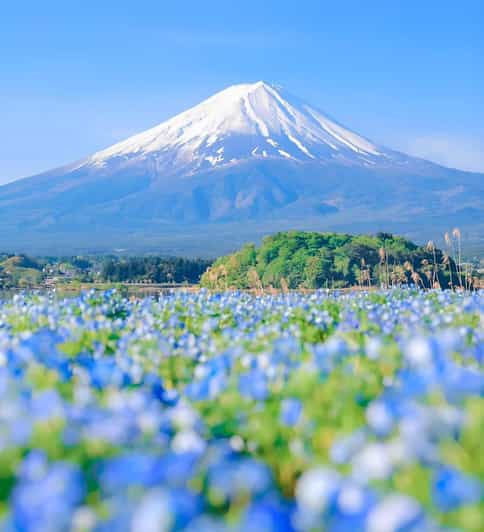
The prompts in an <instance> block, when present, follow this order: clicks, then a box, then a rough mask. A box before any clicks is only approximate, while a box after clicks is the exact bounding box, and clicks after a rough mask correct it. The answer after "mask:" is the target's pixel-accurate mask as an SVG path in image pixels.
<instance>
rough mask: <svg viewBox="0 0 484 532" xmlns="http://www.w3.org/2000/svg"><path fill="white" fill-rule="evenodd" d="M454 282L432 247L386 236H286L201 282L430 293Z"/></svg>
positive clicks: (241, 254) (249, 248) (447, 263)
mask: <svg viewBox="0 0 484 532" xmlns="http://www.w3.org/2000/svg"><path fill="white" fill-rule="evenodd" d="M449 267H451V268H452V276H453V282H454V283H456V282H457V279H458V276H457V271H456V265H455V264H454V262H453V261H452V259H447V258H444V255H443V253H442V252H441V251H440V250H439V249H436V248H435V247H433V246H432V245H427V246H426V247H421V246H417V245H416V244H414V243H413V242H411V241H409V240H407V239H405V238H402V237H398V236H393V235H391V234H388V233H378V234H377V235H376V236H368V235H356V236H353V235H349V234H342V233H315V232H299V231H290V232H282V233H277V234H275V235H273V236H268V237H266V238H264V240H263V242H262V244H261V246H260V247H256V246H255V245H254V244H247V245H245V246H244V247H243V248H242V249H240V250H239V251H237V252H236V253H233V254H231V255H228V256H225V257H221V258H219V259H218V260H217V261H216V262H215V263H214V264H213V266H212V267H211V268H209V269H208V270H207V272H206V273H205V274H204V275H203V276H202V280H201V284H202V286H205V287H207V288H213V289H224V288H244V289H245V288H262V287H264V288H267V287H274V288H283V289H284V288H290V289H296V288H324V287H326V288H339V287H349V286H358V285H359V286H367V287H370V286H380V285H383V286H391V285H397V284H416V285H419V286H421V287H425V288H430V287H432V286H441V287H443V288H446V287H448V286H449V284H450V274H449Z"/></svg>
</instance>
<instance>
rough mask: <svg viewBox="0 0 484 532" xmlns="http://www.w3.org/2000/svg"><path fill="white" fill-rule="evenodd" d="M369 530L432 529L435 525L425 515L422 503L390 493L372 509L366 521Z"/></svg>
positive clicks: (423, 530) (384, 531)
mask: <svg viewBox="0 0 484 532" xmlns="http://www.w3.org/2000/svg"><path fill="white" fill-rule="evenodd" d="M366 530H368V532H400V531H402V532H403V531H405V530H409V531H415V532H417V531H422V532H426V531H429V532H430V531H431V530H435V527H434V526H433V525H431V523H429V522H428V521H427V520H426V519H425V516H424V513H423V511H422V508H421V507H420V505H419V504H418V503H417V502H416V501H415V500H414V499H412V498H410V497H407V496H404V495H396V494H392V495H388V496H387V497H385V498H384V499H383V500H382V501H381V502H379V503H378V504H376V506H375V507H374V508H373V509H372V510H371V512H370V513H369V515H368V519H367V522H366Z"/></svg>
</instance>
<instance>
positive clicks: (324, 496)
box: [296, 467, 342, 518]
mask: <svg viewBox="0 0 484 532" xmlns="http://www.w3.org/2000/svg"><path fill="white" fill-rule="evenodd" d="M341 482H342V479H341V477H340V475H339V474H338V473H337V472H336V471H333V470H332V469H327V468H322V467H320V468H317V469H311V470H309V471H306V472H305V473H304V474H303V475H302V476H301V478H299V480H298V482H297V485H296V501H297V504H298V507H299V509H300V511H301V514H302V516H303V518H304V517H305V516H304V514H305V513H306V512H307V513H308V514H313V515H316V516H317V515H321V514H322V513H323V512H324V511H325V509H326V508H327V507H328V506H329V505H330V504H331V503H332V502H333V500H334V499H335V498H336V495H337V493H338V490H339V488H340V486H341Z"/></svg>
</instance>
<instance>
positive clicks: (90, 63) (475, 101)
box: [0, 0, 484, 183]
mask: <svg viewBox="0 0 484 532" xmlns="http://www.w3.org/2000/svg"><path fill="white" fill-rule="evenodd" d="M483 26H484V2H482V0H475V1H471V0H461V1H459V2H456V1H454V0H452V1H451V0H440V1H434V0H425V1H422V0H420V1H414V0H401V1H399V0H392V1H389V0H381V1H380V0H362V1H349V0H347V1H344V0H342V1H340V2H333V1H324V0H314V1H313V0H298V1H294V0H287V1H284V0H279V1H275V0H259V1H254V0H240V1H235V0H234V1H228V0H225V1H219V0H213V1H210V0H206V1H203V0H197V1H195V0H193V1H191V0H185V1H183V0H179V1H178V2H169V1H168V0H166V1H165V0H157V1H155V0H137V1H136V2H135V1H128V0H126V1H122V2H120V1H119V0H118V1H116V2H114V1H111V0H103V1H99V0H98V1H91V0H69V1H66V0H63V1H49V0H42V1H41V2H40V1H37V0H29V1H25V0H15V1H14V0H5V2H3V3H2V10H1V15H0V183H1V182H7V181H9V180H12V179H15V178H19V177H23V176H27V175H32V174H35V173H38V172H41V171H43V170H47V169H49V168H52V167H55V166H59V165H61V164H65V163H68V162H71V161H74V160H77V159H80V158H82V157H84V156H86V155H89V154H90V153H92V152H94V151H96V150H98V149H100V148H103V147H106V146H108V145H110V144H112V143H114V142H115V141H118V140H121V139H123V138H125V137H127V136H129V135H131V134H133V133H135V132H138V131H141V130H144V129H147V128H148V127H150V126H152V125H154V124H157V123H159V122H161V121H163V120H165V119H166V118H169V117H170V116H172V115H175V114H176V113H178V112H180V111H182V110H184V109H186V108H187V107H190V106H192V105H194V104H196V103H198V102H199V101H201V100H202V99H204V98H206V97H207V96H209V95H211V94H212V93H214V92H216V91H218V90H220V89H222V88H224V87H226V86H228V85H231V84H234V83H240V82H252V81H257V80H259V79H264V80H266V81H269V82H277V83H280V84H282V85H284V86H285V87H286V88H287V89H288V90H289V91H291V92H293V93H294V94H297V95H298V96H300V97H302V98H304V99H306V100H307V101H309V102H311V103H312V104H314V105H316V106H318V107H320V108H321V109H323V110H324V111H326V112H328V113H329V114H331V115H332V116H334V117H335V118H337V119H338V120H339V121H340V122H342V123H343V124H345V125H346V126H348V127H350V128H352V129H354V130H356V131H358V132H360V133H362V134H363V135H365V136H367V137H369V138H371V139H372V140H375V141H377V142H380V143H385V144H387V145H388V146H390V147H392V148H396V149H400V150H403V151H407V152H409V153H412V154H417V155H421V156H424V157H427V158H430V159H433V160H435V161H438V162H441V163H444V164H447V165H450V166H455V167H460V168H464V169H470V170H481V171H484V96H483V95H484V59H483V58H484V35H483V32H482V27H483Z"/></svg>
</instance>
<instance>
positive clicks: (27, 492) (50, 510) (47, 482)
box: [11, 453, 85, 532]
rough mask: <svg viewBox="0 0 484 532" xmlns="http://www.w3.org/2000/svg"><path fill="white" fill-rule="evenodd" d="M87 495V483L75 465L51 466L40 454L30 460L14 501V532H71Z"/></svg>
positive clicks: (22, 472)
mask: <svg viewBox="0 0 484 532" xmlns="http://www.w3.org/2000/svg"><path fill="white" fill-rule="evenodd" d="M84 493H85V482H84V479H83V477H82V475H81V473H80V471H79V469H78V468H77V467H76V466H74V465H73V464H70V463H67V462H55V463H53V464H48V463H47V461H46V458H45V456H43V455H41V454H39V453H35V455H34V456H30V455H29V456H27V458H26V460H25V463H24V465H23V467H21V471H20V477H19V482H18V483H17V485H16V486H15V488H14V490H13V492H12V497H11V506H12V522H13V525H14V527H15V528H14V529H15V530H25V531H27V532H30V531H33V532H36V531H39V532H41V531H44V530H65V529H68V528H69V525H70V522H71V518H72V515H73V513H74V511H75V508H76V507H77V506H78V505H79V504H80V503H81V501H82V499H83V497H84Z"/></svg>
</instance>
